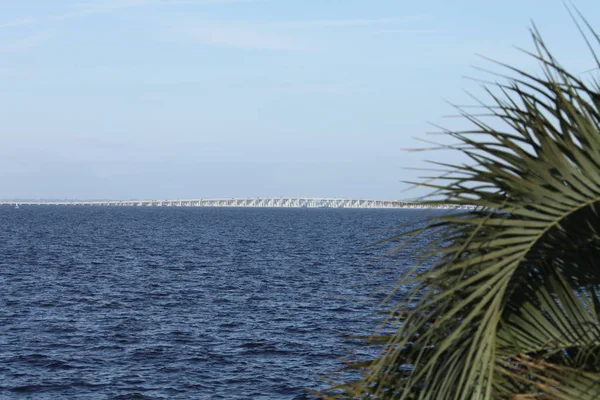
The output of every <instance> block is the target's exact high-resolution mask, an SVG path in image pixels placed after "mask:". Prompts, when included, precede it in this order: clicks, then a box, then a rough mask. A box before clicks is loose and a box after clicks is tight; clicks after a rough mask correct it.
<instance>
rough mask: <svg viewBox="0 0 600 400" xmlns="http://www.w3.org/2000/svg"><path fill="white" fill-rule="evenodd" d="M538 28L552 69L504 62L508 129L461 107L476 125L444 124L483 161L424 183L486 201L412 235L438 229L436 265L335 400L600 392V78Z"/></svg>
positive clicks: (449, 197) (443, 193)
mask: <svg viewBox="0 0 600 400" xmlns="http://www.w3.org/2000/svg"><path fill="white" fill-rule="evenodd" d="M592 34H593V36H594V37H595V38H598V37H597V35H595V34H594V32H593V31H592ZM532 37H533V41H534V44H535V48H536V51H535V52H534V53H530V54H531V56H533V57H535V58H536V59H537V60H538V61H539V62H540V64H541V67H542V71H543V74H542V76H541V77H537V76H534V75H531V74H528V73H526V72H524V71H521V70H518V69H516V68H513V67H510V66H507V65H504V67H506V68H508V69H509V70H510V71H512V73H513V74H514V77H510V78H508V79H507V83H503V84H496V85H495V87H488V89H487V91H488V94H489V95H490V97H491V99H492V101H493V105H491V106H488V107H486V110H487V113H489V114H490V115H491V116H492V117H493V121H495V125H500V126H502V128H498V127H492V126H491V125H489V124H488V123H486V122H484V120H483V119H482V118H481V117H476V116H473V115H471V114H469V113H467V112H466V111H464V110H463V109H459V111H460V112H461V115H463V116H464V117H465V118H467V119H468V120H469V121H471V122H472V124H473V125H474V128H473V129H472V130H470V131H467V132H453V131H448V132H447V134H448V135H450V136H451V137H453V138H454V139H456V140H458V142H459V143H460V144H459V145H457V146H454V149H455V151H460V152H462V153H463V154H464V155H466V156H467V157H469V158H470V159H471V160H472V162H473V164H472V165H446V164H442V165H444V166H445V167H447V168H450V170H451V171H453V174H451V175H446V176H443V177H440V179H441V182H442V183H427V184H426V186H429V187H431V188H433V189H434V190H435V195H436V196H437V198H441V199H442V200H430V201H431V202H432V203H436V202H441V203H451V204H455V205H458V206H461V205H475V206H476V207H477V208H476V209H474V210H466V211H463V212H460V213H451V214H446V215H443V216H437V217H434V218H432V219H430V221H429V224H428V226H426V227H425V228H422V229H419V230H418V231H415V232H412V234H413V235H417V234H418V235H430V237H431V238H437V240H435V241H433V243H435V247H434V248H432V249H429V251H428V252H426V253H425V256H427V257H435V258H436V260H437V261H436V262H435V264H434V265H433V266H432V267H430V268H427V269H425V270H424V271H417V270H413V271H411V274H410V275H409V276H407V277H406V278H407V279H413V280H414V282H415V286H414V289H413V291H412V292H411V293H410V294H409V296H408V297H406V298H405V299H403V300H402V301H401V302H400V304H399V305H398V307H397V309H396V310H395V312H394V313H393V315H392V316H391V317H390V321H389V322H390V324H391V326H399V328H397V330H396V331H395V333H394V334H392V335H390V336H385V337H379V338H378V340H377V341H376V342H378V343H382V342H383V343H385V351H383V352H382V353H381V355H380V357H379V358H378V359H376V360H373V361H372V362H369V363H362V364H358V363H357V364H355V365H350V368H355V369H359V370H361V371H363V373H364V378H363V379H362V380H360V381H356V382H347V383H344V384H342V385H340V386H339V387H337V388H335V389H338V390H339V391H341V392H343V394H341V392H336V395H335V396H334V397H343V396H344V395H345V396H347V397H352V398H356V397H364V398H399V399H432V400H436V399H490V398H507V399H509V398H510V399H599V398H600V323H599V317H600V300H599V298H600V290H599V288H600V216H599V214H598V211H599V209H600V90H599V88H600V86H599V85H598V83H597V82H592V84H589V85H588V84H586V83H584V82H583V81H582V80H581V79H579V78H578V77H576V76H574V75H572V74H570V73H569V72H567V71H566V70H565V69H564V68H563V67H561V65H560V64H559V63H558V62H557V60H555V59H554V57H553V56H552V55H551V53H550V52H549V51H548V49H547V48H546V46H545V44H544V42H543V41H542V38H541V37H540V35H539V33H538V32H537V30H535V29H534V30H532ZM598 67H599V68H600V64H598ZM498 122H499V123H500V124H498ZM415 304H416V305H415Z"/></svg>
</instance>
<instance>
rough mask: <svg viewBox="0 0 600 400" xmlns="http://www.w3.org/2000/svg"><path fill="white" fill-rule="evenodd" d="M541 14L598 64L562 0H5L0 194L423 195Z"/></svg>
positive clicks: (580, 63) (582, 59) (567, 58)
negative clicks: (460, 116) (492, 78)
mask: <svg viewBox="0 0 600 400" xmlns="http://www.w3.org/2000/svg"><path fill="white" fill-rule="evenodd" d="M573 3H574V4H575V5H577V6H578V7H579V8H580V9H581V11H582V12H583V13H584V14H585V15H586V16H587V17H588V18H589V21H590V22H591V23H592V24H593V25H594V26H595V27H597V28H598V29H600V12H599V11H600V2H598V1H597V0H587V1H584V0H579V1H574V2H573ZM530 19H533V20H534V21H535V22H536V24H537V25H538V27H539V28H540V30H541V31H542V33H543V34H544V37H545V38H546V40H547V42H548V43H549V45H550V46H551V47H552V48H553V49H554V50H555V53H556V54H557V55H558V56H559V58H560V59H561V61H562V62H563V63H564V64H565V65H567V66H568V67H570V68H571V69H572V70H574V71H576V72H579V71H581V72H583V71H586V70H588V69H590V68H593V67H594V65H593V62H592V59H591V58H590V57H589V56H588V53H587V52H586V50H585V46H584V44H583V42H582V40H581V39H580V37H579V36H578V33H577V31H576V29H575V28H574V26H573V24H572V23H571V21H570V19H569V17H568V14H567V12H566V11H565V8H564V6H563V4H562V2H561V1H560V0H519V1H516V0H504V1H486V0H456V1H449V0H422V1H404V0H338V1H334V0H237V1H236V0H172V1H169V0H89V1H81V0H0V93H1V95H0V110H1V111H0V115H1V119H0V121H1V124H2V125H1V131H0V139H1V141H0V198H18V197H20V198H24V197H29V198H79V199H92V198H112V199H129V198H156V199H161V198H199V197H205V198H206V197H246V196H249V197H256V196H331V197H365V198H379V199H398V198H409V197H413V196H415V195H418V194H421V193H422V192H404V190H405V189H406V187H407V185H405V184H402V183H401V182H400V181H401V180H404V179H415V178H416V177H417V176H419V175H422V174H421V173H417V172H414V171H411V170H405V169H403V167H417V166H424V164H423V162H422V161H421V160H423V159H425V158H428V159H433V158H436V157H444V159H445V160H448V157H449V156H448V155H442V154H441V153H430V154H426V153H407V152H404V151H402V149H403V148H407V147H421V146H422V145H421V144H420V143H419V142H417V141H415V140H414V139H413V138H414V137H421V138H426V139H430V138H429V137H427V136H426V135H425V132H427V131H431V130H432V128H431V127H430V126H429V125H428V122H434V123H441V124H444V125H448V126H451V127H460V126H461V124H462V122H460V121H457V120H454V119H451V120H446V119H443V118H441V116H442V115H444V114H449V113H451V112H452V109H451V108H450V107H449V106H448V105H447V104H446V103H445V100H451V101H454V102H456V103H465V102H466V99H467V97H466V95H465V94H464V92H463V89H468V90H471V91H474V92H476V93H477V85H475V84H474V83H471V82H470V81H467V80H465V79H464V78H463V76H465V75H470V76H477V77H485V76H484V75H482V74H481V73H480V72H477V71H475V70H474V69H473V68H472V66H473V65H477V66H484V67H486V66H488V64H486V62H485V61H483V60H481V59H479V58H478V57H477V56H476V53H481V54H484V55H487V56H490V57H492V58H496V59H499V60H503V61H507V62H509V63H512V64H515V65H518V66H523V67H525V68H530V67H532V66H533V65H534V64H533V63H532V62H531V61H530V60H529V59H528V58H527V57H526V56H524V55H523V54H521V53H519V52H518V51H517V50H515V49H514V48H513V47H512V46H513V45H518V46H522V47H526V48H531V46H530V40H529V36H528V31H527V29H528V27H529V25H530ZM582 76H584V77H585V74H583V75H582Z"/></svg>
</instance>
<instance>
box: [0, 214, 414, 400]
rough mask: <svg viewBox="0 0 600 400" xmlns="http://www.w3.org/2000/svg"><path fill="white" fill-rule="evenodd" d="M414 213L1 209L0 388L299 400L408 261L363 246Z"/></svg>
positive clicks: (68, 394) (71, 394)
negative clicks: (377, 292) (378, 290)
mask: <svg viewBox="0 0 600 400" xmlns="http://www.w3.org/2000/svg"><path fill="white" fill-rule="evenodd" d="M422 217H423V212H422V211H417V210H335V209H220V208H179V207H169V208H159V207H154V208H152V207H148V208H141V207H93V206H91V207H85V206H83V207H73V206H72V207H65V206H21V208H19V209H15V208H13V207H8V206H3V207H0V224H1V225H0V399H36V400H37V399H40V400H45V399H219V398H221V399H303V398H310V396H309V395H308V394H307V391H306V389H313V390H314V389H320V388H324V387H326V386H327V385H326V383H324V381H323V380H322V377H321V376H322V375H323V374H326V373H328V372H331V371H335V370H336V369H339V368H340V367H342V366H343V363H342V362H341V360H340V359H341V358H342V357H345V356H347V355H348V353H349V352H354V353H356V354H358V356H361V355H362V356H365V355H367V354H368V353H369V351H370V350H368V349H363V348H361V347H360V345H358V344H357V343H356V342H355V341H352V340H349V339H348V338H347V335H365V334H369V333H371V332H372V331H373V330H374V329H375V328H376V327H377V324H378V322H380V320H381V318H382V316H381V315H379V314H377V313H375V312H374V309H375V308H377V307H376V301H375V299H381V297H382V296H383V294H381V293H380V294H376V291H377V288H378V287H381V286H382V285H389V284H390V283H392V282H394V280H395V279H396V278H397V277H398V276H399V275H400V274H402V272H404V271H405V270H406V268H407V267H410V266H411V265H412V262H413V260H412V258H411V254H412V252H413V250H414V249H411V248H408V249H405V250H403V252H402V253H400V254H399V255H398V256H396V257H395V258H394V259H391V258H389V257H384V258H379V259H377V256H380V255H381V254H382V253H383V252H385V251H386V250H389V249H390V248H391V246H392V244H387V245H380V246H378V247H365V245H367V244H369V243H373V242H375V241H377V240H378V239H380V238H383V237H386V236H390V235H391V233H392V231H382V229H383V228H389V227H392V226H400V227H401V228H402V229H407V228H410V227H411V226H414V225H415V223H416V222H417V221H418V220H420V219H421V218H422ZM414 246H417V244H414ZM382 267H388V268H387V269H386V270H385V271H384V272H378V271H380V269H381V268H382Z"/></svg>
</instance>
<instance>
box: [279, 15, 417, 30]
mask: <svg viewBox="0 0 600 400" xmlns="http://www.w3.org/2000/svg"><path fill="white" fill-rule="evenodd" d="M422 18H423V16H420V15H412V16H406V17H396V18H363V19H321V20H306V21H283V22H274V23H272V25H279V26H284V27H311V26H317V27H326V28H327V27H330V28H336V27H347V26H368V25H392V24H401V23H406V22H413V21H417V20H420V19H422Z"/></svg>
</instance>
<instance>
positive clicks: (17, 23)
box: [0, 17, 36, 29]
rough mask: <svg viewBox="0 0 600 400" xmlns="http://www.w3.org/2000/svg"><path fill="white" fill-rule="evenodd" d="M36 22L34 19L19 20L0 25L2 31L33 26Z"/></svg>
mask: <svg viewBox="0 0 600 400" xmlns="http://www.w3.org/2000/svg"><path fill="white" fill-rule="evenodd" d="M34 22H36V19H35V18H33V17H25V18H18V19H15V20H13V21H9V22H4V23H2V24H0V29H2V28H12V27H15V26H23V25H30V24H33V23H34Z"/></svg>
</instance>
